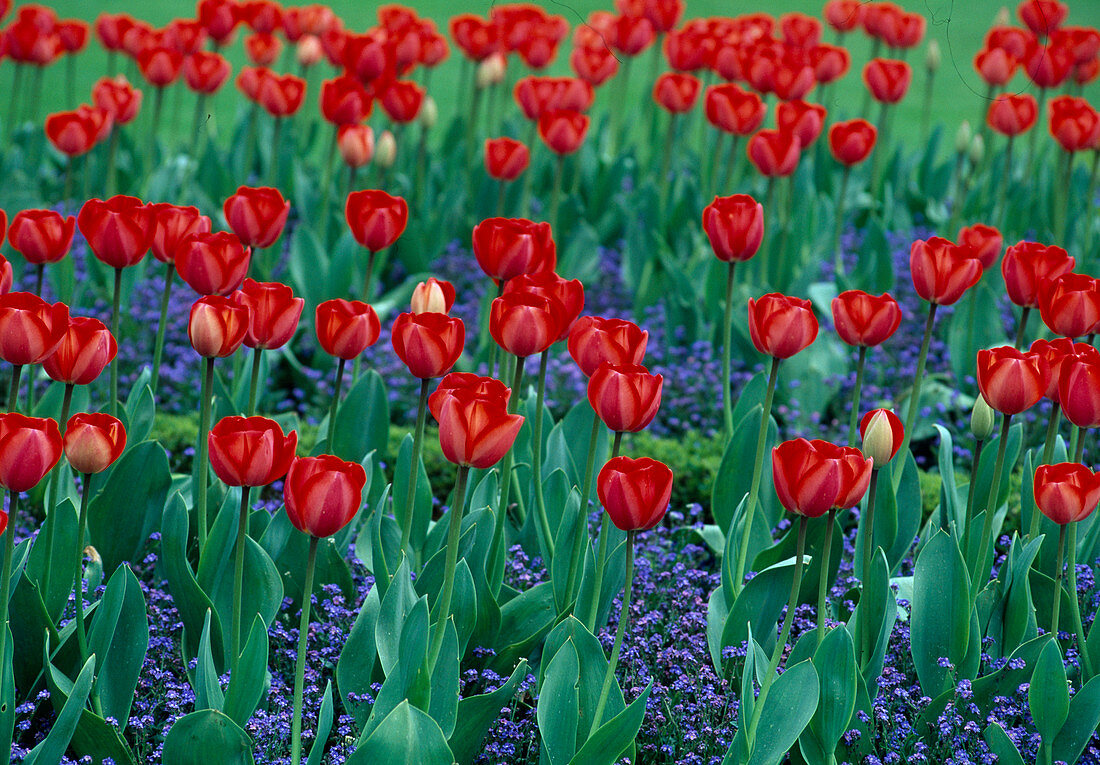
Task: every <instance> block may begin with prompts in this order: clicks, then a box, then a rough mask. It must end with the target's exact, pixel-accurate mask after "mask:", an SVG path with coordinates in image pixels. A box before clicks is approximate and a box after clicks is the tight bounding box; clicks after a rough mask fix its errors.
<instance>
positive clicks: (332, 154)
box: [319, 125, 339, 247]
mask: <svg viewBox="0 0 1100 765" xmlns="http://www.w3.org/2000/svg"><path fill="white" fill-rule="evenodd" d="M338 130H339V128H337V127H336V126H335V125H333V126H332V138H331V139H329V143H328V153H327V155H326V156H325V176H324V180H322V181H321V220H320V223H319V225H320V230H319V239H320V241H321V246H322V247H327V246H328V219H329V202H330V201H331V199H332V169H333V166H334V165H335V163H336V145H337V141H336V134H337V132H338Z"/></svg>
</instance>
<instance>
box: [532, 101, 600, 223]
mask: <svg viewBox="0 0 1100 765" xmlns="http://www.w3.org/2000/svg"><path fill="white" fill-rule="evenodd" d="M589 124H590V120H589V118H588V115H587V114H582V113H581V112H579V111H572V110H569V109H553V110H551V111H547V112H545V113H544V114H542V116H540V117H539V122H538V131H539V138H541V139H542V142H543V143H544V144H546V148H548V149H550V151H552V152H554V154H556V155H557V159H556V163H555V165H554V184H553V186H552V188H551V192H550V215H549V217H550V225H551V226H552V227H554V228H557V224H558V203H559V201H560V198H561V183H562V173H563V171H564V166H565V157H566V156H567V155H569V154H574V153H576V152H577V151H578V150H579V149H580V148H581V144H583V143H584V138H585V136H586V135H587V134H588V126H589Z"/></svg>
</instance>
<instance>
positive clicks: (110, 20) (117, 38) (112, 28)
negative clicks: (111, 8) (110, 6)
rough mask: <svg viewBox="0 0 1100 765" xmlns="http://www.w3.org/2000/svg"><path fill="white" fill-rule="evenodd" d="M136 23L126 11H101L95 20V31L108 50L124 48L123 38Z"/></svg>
mask: <svg viewBox="0 0 1100 765" xmlns="http://www.w3.org/2000/svg"><path fill="white" fill-rule="evenodd" d="M133 24H134V19H133V17H132V16H130V15H128V14H125V13H115V14H110V13H101V14H100V15H99V17H98V18H97V19H96V20H95V26H94V29H95V33H96V37H98V38H99V41H100V43H101V44H102V45H103V47H104V48H105V49H106V50H108V51H118V50H122V38H123V36H124V35H125V34H126V32H127V31H128V30H129V29H130V27H132V26H133Z"/></svg>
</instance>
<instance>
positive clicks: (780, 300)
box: [749, 292, 818, 359]
mask: <svg viewBox="0 0 1100 765" xmlns="http://www.w3.org/2000/svg"><path fill="white" fill-rule="evenodd" d="M817 330H818V324H817V317H816V316H814V310H813V306H812V305H811V303H810V301H809V300H802V299H800V298H793V297H788V296H786V295H781V294H779V293H778V292H773V293H771V294H768V295H764V296H763V297H762V298H760V299H759V300H754V299H753V298H749V335H750V337H751V339H752V344H753V345H754V346H755V347H756V350H758V351H760V352H761V353H765V354H767V355H769V356H772V357H774V358H777V359H786V358H790V357H791V356H793V355H795V354H796V353H798V352H799V351H801V350H803V349H804V348H806V347H808V346H809V345H810V344H811V343H813V341H814V340H815V339H816V338H817Z"/></svg>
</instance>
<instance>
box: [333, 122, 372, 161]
mask: <svg viewBox="0 0 1100 765" xmlns="http://www.w3.org/2000/svg"><path fill="white" fill-rule="evenodd" d="M336 145H337V146H338V147H339V149H340V156H341V157H342V158H343V160H344V162H345V163H346V164H347V166H348V167H362V166H363V165H365V164H367V163H368V162H370V161H371V157H373V156H374V130H373V129H372V128H371V126H370V125H341V126H340V128H339V129H338V130H337V133H336Z"/></svg>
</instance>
